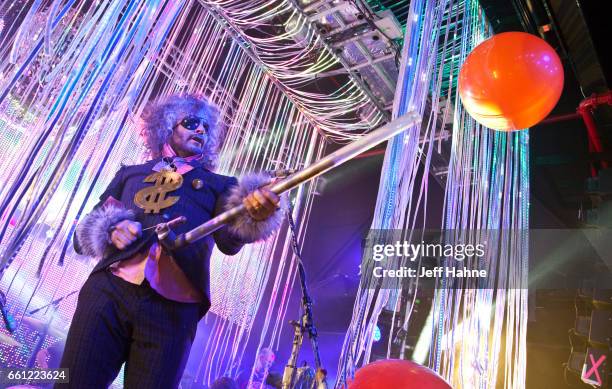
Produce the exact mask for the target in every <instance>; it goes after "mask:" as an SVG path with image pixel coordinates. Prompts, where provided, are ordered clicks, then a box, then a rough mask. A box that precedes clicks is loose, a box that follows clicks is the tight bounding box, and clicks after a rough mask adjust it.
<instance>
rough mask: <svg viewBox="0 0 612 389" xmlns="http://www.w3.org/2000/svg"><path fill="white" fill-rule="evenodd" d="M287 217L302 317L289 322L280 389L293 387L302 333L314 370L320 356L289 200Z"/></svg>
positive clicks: (318, 363)
mask: <svg viewBox="0 0 612 389" xmlns="http://www.w3.org/2000/svg"><path fill="white" fill-rule="evenodd" d="M287 219H288V221H289V227H290V229H291V246H292V248H293V252H294V254H295V256H296V257H297V259H298V274H299V276H300V285H301V287H302V317H301V318H300V321H299V322H297V321H295V320H291V321H290V322H289V323H290V324H291V325H293V329H294V335H293V347H292V349H291V356H290V357H289V361H288V362H287V365H286V366H285V370H284V372H283V382H282V389H290V388H292V387H293V381H294V378H295V373H296V370H297V360H298V356H299V353H300V349H301V347H302V342H303V340H304V333H307V334H308V337H309V338H310V343H311V345H312V353H313V354H314V358H315V368H316V370H318V369H319V368H320V367H321V357H320V355H319V345H318V341H317V337H318V333H317V328H316V327H315V325H314V321H313V319H312V299H311V298H310V294H309V292H308V286H307V285H306V270H305V269H304V263H303V262H302V255H301V253H300V248H299V246H298V242H297V237H296V228H295V223H294V221H293V216H292V208H291V203H290V202H289V209H288V210H287ZM323 384H324V387H325V388H327V382H325V379H323ZM316 385H317V383H316V381H315V383H314V386H313V387H317V386H316Z"/></svg>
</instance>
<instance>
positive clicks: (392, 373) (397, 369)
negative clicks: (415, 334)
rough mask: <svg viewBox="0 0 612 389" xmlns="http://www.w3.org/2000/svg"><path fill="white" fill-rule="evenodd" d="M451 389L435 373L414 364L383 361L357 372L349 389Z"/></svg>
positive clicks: (400, 361) (396, 360) (401, 361)
mask: <svg viewBox="0 0 612 389" xmlns="http://www.w3.org/2000/svg"><path fill="white" fill-rule="evenodd" d="M425 388H426V389H452V387H451V386H450V385H449V384H448V383H446V381H444V379H443V378H442V377H440V376H439V375H438V374H437V373H436V372H435V371H433V370H431V369H428V368H426V367H424V366H421V365H419V364H417V363H415V362H411V361H405V360H402V359H385V360H381V361H376V362H372V363H370V364H369V365H366V366H364V367H362V368H361V369H359V370H357V373H356V374H355V379H354V380H353V381H352V382H351V383H350V384H349V389H425Z"/></svg>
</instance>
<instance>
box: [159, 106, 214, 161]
mask: <svg viewBox="0 0 612 389" xmlns="http://www.w3.org/2000/svg"><path fill="white" fill-rule="evenodd" d="M206 142H208V124H207V122H206V119H204V118H200V117H198V116H185V117H184V118H182V119H181V120H180V121H179V122H178V123H177V125H176V126H175V127H174V129H173V130H172V135H171V136H170V139H169V140H168V143H169V144H170V146H171V147H172V149H173V150H174V152H175V153H176V155H178V156H179V157H190V156H192V155H197V154H202V153H203V152H204V146H205V145H206Z"/></svg>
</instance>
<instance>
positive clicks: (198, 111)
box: [141, 94, 221, 170]
mask: <svg viewBox="0 0 612 389" xmlns="http://www.w3.org/2000/svg"><path fill="white" fill-rule="evenodd" d="M189 115H194V116H198V117H202V118H205V119H207V120H208V125H209V130H208V137H207V139H208V140H207V142H206V144H205V145H204V152H203V158H202V163H203V165H204V167H205V168H207V169H210V170H212V169H214V167H215V166H216V163H217V151H218V150H217V149H218V147H219V143H220V140H221V139H220V138H221V130H220V125H219V109H218V108H217V107H216V106H215V105H214V104H213V103H212V102H210V100H209V99H207V98H206V97H204V96H201V95H195V94H176V95H170V96H165V97H162V98H160V99H158V100H155V101H153V102H150V103H148V104H147V105H146V107H145V108H144V110H143V112H142V121H143V126H142V132H141V135H142V137H143V138H144V141H145V145H146V147H147V149H148V151H149V155H150V156H151V157H152V158H159V157H160V156H161V151H162V147H163V145H164V143H166V141H167V140H168V138H169V137H170V135H171V134H172V129H173V128H174V126H175V125H176V124H177V123H178V122H179V121H181V120H182V119H183V118H184V117H185V116H189Z"/></svg>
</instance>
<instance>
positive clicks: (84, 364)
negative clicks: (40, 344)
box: [55, 270, 200, 389]
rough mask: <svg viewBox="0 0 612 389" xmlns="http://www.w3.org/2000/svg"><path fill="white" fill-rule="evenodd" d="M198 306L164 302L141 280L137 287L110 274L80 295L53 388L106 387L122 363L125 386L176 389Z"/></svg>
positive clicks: (96, 277)
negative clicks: (65, 377)
mask: <svg viewBox="0 0 612 389" xmlns="http://www.w3.org/2000/svg"><path fill="white" fill-rule="evenodd" d="M198 309H199V306H198V304H194V303H179V302H176V301H171V300H168V299H166V298H164V297H162V296H160V295H159V294H158V293H157V292H156V291H154V290H153V289H152V288H151V286H150V285H149V283H148V282H147V281H146V280H145V281H144V282H143V283H142V284H141V285H135V284H132V283H130V282H127V281H125V280H123V279H122V278H119V277H117V276H115V275H113V274H112V273H110V271H108V270H101V271H98V272H94V273H92V274H91V275H90V276H89V278H88V279H87V281H86V282H85V284H84V285H83V288H82V289H81V291H80V293H79V300H78V303H77V308H76V311H75V314H74V317H73V319H72V324H71V326H70V330H69V332H68V338H67V340H66V348H65V350H64V355H63V357H62V362H61V367H63V368H68V369H69V383H68V384H56V386H55V387H56V388H76V389H97V388H100V389H102V388H104V389H106V388H108V386H109V385H110V384H111V383H112V381H113V380H114V379H115V378H116V376H117V374H118V373H119V370H120V369H121V365H122V364H123V363H124V362H126V367H125V376H124V387H125V388H128V389H131V388H138V389H140V388H147V389H154V388H160V389H170V388H176V387H177V386H178V383H179V381H180V379H181V376H182V374H183V370H184V368H185V363H186V362H187V357H188V356H189V350H190V348H191V343H192V342H193V338H194V336H195V332H196V328H197V324H198V320H199V318H200V316H199V313H198Z"/></svg>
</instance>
